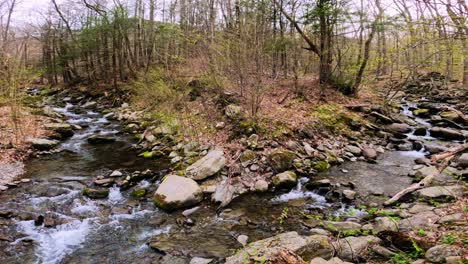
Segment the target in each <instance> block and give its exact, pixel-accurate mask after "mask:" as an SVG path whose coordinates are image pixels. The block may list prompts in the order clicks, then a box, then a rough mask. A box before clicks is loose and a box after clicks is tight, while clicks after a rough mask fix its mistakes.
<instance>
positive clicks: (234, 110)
mask: <svg viewBox="0 0 468 264" xmlns="http://www.w3.org/2000/svg"><path fill="white" fill-rule="evenodd" d="M241 111H242V108H241V107H240V106H238V105H234V104H230V105H228V106H226V109H225V110H224V113H225V114H226V116H227V117H229V118H231V119H237V118H239V117H240V115H241Z"/></svg>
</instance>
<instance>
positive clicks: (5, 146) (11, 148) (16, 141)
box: [0, 106, 46, 164]
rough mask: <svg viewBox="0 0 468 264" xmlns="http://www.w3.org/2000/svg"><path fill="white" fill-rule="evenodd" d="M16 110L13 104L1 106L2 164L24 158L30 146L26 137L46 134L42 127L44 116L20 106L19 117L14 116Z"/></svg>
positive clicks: (0, 156) (0, 157)
mask: <svg viewBox="0 0 468 264" xmlns="http://www.w3.org/2000/svg"><path fill="white" fill-rule="evenodd" d="M14 110H15V108H12V107H11V106H3V107H0V146H1V148H0V164H5V163H9V162H12V161H20V160H23V159H24V158H25V156H26V155H27V154H28V151H27V149H28V147H29V146H28V144H27V143H26V142H25V140H26V138H27V137H41V136H43V135H45V134H46V131H45V130H43V129H41V124H42V123H43V120H44V118H43V117H40V116H37V115H33V114H31V111H30V109H28V108H24V107H18V110H16V111H17V112H18V114H17V115H16V116H17V117H16V118H13V114H12V112H13V111H14ZM15 119H16V120H15Z"/></svg>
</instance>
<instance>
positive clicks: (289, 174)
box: [272, 171, 297, 188]
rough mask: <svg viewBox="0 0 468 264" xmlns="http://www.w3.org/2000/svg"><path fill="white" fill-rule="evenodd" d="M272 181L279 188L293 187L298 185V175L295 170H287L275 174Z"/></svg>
mask: <svg viewBox="0 0 468 264" xmlns="http://www.w3.org/2000/svg"><path fill="white" fill-rule="evenodd" d="M272 181H273V184H274V185H275V186H276V187H277V188H293V187H294V186H296V183H297V176H296V174H295V173H294V172H293V171H285V172H282V173H279V174H276V175H275V176H273V178H272Z"/></svg>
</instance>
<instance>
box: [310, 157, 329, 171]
mask: <svg viewBox="0 0 468 264" xmlns="http://www.w3.org/2000/svg"><path fill="white" fill-rule="evenodd" d="M328 168H330V164H329V163H328V162H326V161H324V160H321V161H317V162H315V165H314V169H315V170H316V171H318V172H323V171H326V170H328Z"/></svg>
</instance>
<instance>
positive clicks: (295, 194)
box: [271, 178, 326, 205]
mask: <svg viewBox="0 0 468 264" xmlns="http://www.w3.org/2000/svg"><path fill="white" fill-rule="evenodd" d="M308 181H309V179H307V178H301V179H299V181H297V186H296V188H295V189H293V190H291V191H290V192H288V193H285V194H282V195H280V196H277V197H275V198H273V199H272V200H271V201H272V202H274V203H284V202H287V201H290V200H297V199H303V198H310V199H313V200H314V202H315V203H317V204H321V205H325V204H326V199H325V197H323V196H321V195H319V194H316V193H315V192H311V191H303V190H302V184H303V183H306V182H308Z"/></svg>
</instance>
